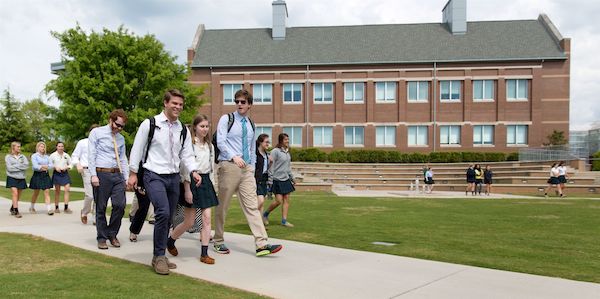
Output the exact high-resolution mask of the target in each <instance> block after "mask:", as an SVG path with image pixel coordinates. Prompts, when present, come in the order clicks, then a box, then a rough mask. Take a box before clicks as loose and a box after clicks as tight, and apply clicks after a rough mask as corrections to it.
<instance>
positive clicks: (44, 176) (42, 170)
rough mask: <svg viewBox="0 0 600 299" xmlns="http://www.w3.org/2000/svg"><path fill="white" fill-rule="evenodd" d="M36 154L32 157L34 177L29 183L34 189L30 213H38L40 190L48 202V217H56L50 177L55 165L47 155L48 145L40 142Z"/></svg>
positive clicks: (36, 147)
mask: <svg viewBox="0 0 600 299" xmlns="http://www.w3.org/2000/svg"><path fill="white" fill-rule="evenodd" d="M35 150H36V152H35V153H34V154H33V155H31V167H32V168H33V176H32V177H31V180H30V181H29V188H30V189H33V195H32V196H31V207H30V208H29V212H30V213H32V214H35V213H36V210H35V202H36V201H37V198H38V195H39V194H40V190H44V200H45V202H46V208H47V209H48V215H50V216H52V215H54V209H53V208H52V206H51V205H50V188H52V181H51V180H50V176H49V175H48V171H50V169H52V167H53V165H52V162H51V161H50V159H49V158H48V155H46V143H44V142H42V141H40V142H38V143H37V144H36V146H35Z"/></svg>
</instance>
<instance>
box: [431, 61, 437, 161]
mask: <svg viewBox="0 0 600 299" xmlns="http://www.w3.org/2000/svg"><path fill="white" fill-rule="evenodd" d="M436 91H437V62H434V63H433V96H432V100H433V152H434V153H435V149H436V144H437V125H436V119H437V96H436Z"/></svg>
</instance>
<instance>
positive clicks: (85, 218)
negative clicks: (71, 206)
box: [81, 215, 87, 224]
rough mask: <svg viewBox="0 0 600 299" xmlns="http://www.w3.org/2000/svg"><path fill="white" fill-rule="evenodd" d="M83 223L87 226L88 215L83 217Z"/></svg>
mask: <svg viewBox="0 0 600 299" xmlns="http://www.w3.org/2000/svg"><path fill="white" fill-rule="evenodd" d="M81 223H83V224H87V215H81Z"/></svg>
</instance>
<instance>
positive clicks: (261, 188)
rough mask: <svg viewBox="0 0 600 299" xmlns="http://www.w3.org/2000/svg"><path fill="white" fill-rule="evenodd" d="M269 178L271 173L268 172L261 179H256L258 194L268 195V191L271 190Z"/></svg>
mask: <svg viewBox="0 0 600 299" xmlns="http://www.w3.org/2000/svg"><path fill="white" fill-rule="evenodd" d="M268 180H269V175H268V174H266V173H265V174H263V175H262V177H261V178H260V179H258V180H256V195H262V196H267V193H269V190H268V187H267V181H268Z"/></svg>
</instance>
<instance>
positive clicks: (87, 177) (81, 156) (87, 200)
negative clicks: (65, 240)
mask: <svg viewBox="0 0 600 299" xmlns="http://www.w3.org/2000/svg"><path fill="white" fill-rule="evenodd" d="M97 127H98V125H96V124H93V125H92V126H90V129H89V131H88V135H89V132H91V131H92V130H93V129H95V128H97ZM88 143H89V139H88V138H87V137H86V138H83V139H81V140H79V141H78V142H77V145H75V150H73V154H72V155H71V162H72V163H73V165H75V166H76V167H77V172H79V174H80V175H81V179H82V181H83V191H84V195H83V208H82V209H81V223H83V224H87V222H88V218H87V215H88V214H89V213H90V212H92V203H93V202H94V189H93V188H92V176H91V174H90V170H89V162H88V161H89V160H88Z"/></svg>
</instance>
